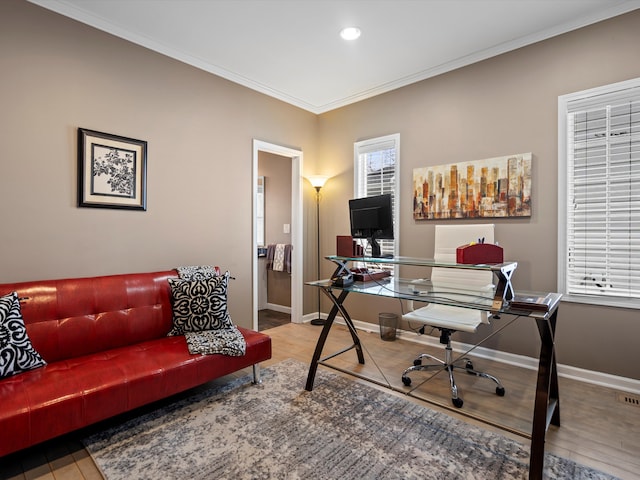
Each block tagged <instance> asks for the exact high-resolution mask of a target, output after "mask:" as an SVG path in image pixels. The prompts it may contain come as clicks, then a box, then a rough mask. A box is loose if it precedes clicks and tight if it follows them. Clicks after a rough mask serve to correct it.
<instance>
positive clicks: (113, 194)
mask: <svg viewBox="0 0 640 480" xmlns="http://www.w3.org/2000/svg"><path fill="white" fill-rule="evenodd" d="M78 206H79V207H95V208H125V209H131V210H146V209H147V142H145V141H143V140H136V139H133V138H127V137H121V136H118V135H111V134H108V133H103V132H96V131H94V130H87V129H85V128H78Z"/></svg>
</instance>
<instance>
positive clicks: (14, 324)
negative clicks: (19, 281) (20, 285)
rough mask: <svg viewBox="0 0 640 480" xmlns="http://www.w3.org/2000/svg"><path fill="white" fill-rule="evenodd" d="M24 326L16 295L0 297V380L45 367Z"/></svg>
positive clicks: (13, 293)
mask: <svg viewBox="0 0 640 480" xmlns="http://www.w3.org/2000/svg"><path fill="white" fill-rule="evenodd" d="M46 364H47V363H46V362H45V361H44V360H43V359H42V357H41V356H40V354H39V353H38V352H36V350H35V348H33V345H31V340H29V336H28V335H27V329H26V327H25V326H24V320H23V319H22V312H21V310H20V300H19V299H18V294H17V293H16V292H12V293H10V294H9V295H4V296H3V297H0V378H2V377H8V376H11V375H15V374H16V373H20V372H24V371H26V370H31V369H33V368H38V367H42V366H44V365H46Z"/></svg>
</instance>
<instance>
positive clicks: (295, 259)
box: [251, 138, 304, 330]
mask: <svg viewBox="0 0 640 480" xmlns="http://www.w3.org/2000/svg"><path fill="white" fill-rule="evenodd" d="M259 152H267V153H273V154H275V155H280V156H282V157H288V158H290V159H291V245H292V247H293V248H292V249H291V321H292V322H293V323H302V321H303V320H302V303H303V300H302V275H303V274H302V272H303V269H302V259H303V258H304V246H303V244H304V242H303V241H302V240H303V239H302V162H303V154H302V150H296V149H293V148H289V147H284V146H282V145H276V144H274V143H269V142H264V141H262V140H257V139H255V138H254V139H253V169H252V172H253V173H252V185H253V187H252V192H253V203H252V207H253V208H252V230H251V232H252V240H251V247H252V251H251V258H252V261H251V270H252V279H253V282H252V284H253V289H252V291H253V295H252V305H253V308H252V311H253V329H254V330H258V240H257V235H256V231H257V229H256V226H257V218H256V211H257V208H256V207H257V193H258V188H257V187H258V155H259Z"/></svg>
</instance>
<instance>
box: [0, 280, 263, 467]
mask: <svg viewBox="0 0 640 480" xmlns="http://www.w3.org/2000/svg"><path fill="white" fill-rule="evenodd" d="M175 276H177V273H176V272H175V271H166V272H156V273H140V274H126V275H111V276H103V277H94V278H77V279H66V280H47V281H38V282H24V283H15V284H3V285H0V296H1V295H5V294H9V293H11V292H13V291H16V292H17V293H18V296H19V297H20V298H21V310H22V316H23V318H24V322H25V325H26V329H27V333H28V335H29V337H30V339H31V343H32V344H33V346H34V348H35V349H36V350H37V351H38V353H40V355H41V356H42V357H43V358H44V360H45V361H46V362H47V365H46V366H44V367H40V368H36V369H34V370H29V371H26V372H22V373H19V374H17V375H13V376H10V377H5V378H0V456H4V455H7V454H9V453H11V452H14V451H17V450H21V449H24V448H26V447H29V446H31V445H34V444H37V443H39V442H42V441H45V440H48V439H51V438H54V437H56V436H58V435H61V434H64V433H67V432H70V431H73V430H76V429H79V428H81V427H84V426H87V425H90V424H92V423H95V422H98V421H100V420H103V419H106V418H109V417H112V416H114V415H117V414H120V413H123V412H126V411H128V410H131V409H133V408H136V407H139V406H141V405H145V404H147V403H150V402H153V401H155V400H159V399H162V398H164V397H167V396H169V395H172V394H175V393H178V392H181V391H184V390H187V389H189V388H192V387H195V386H197V385H200V384H203V383H205V382H207V381H210V380H213V379H215V378H218V377H221V376H223V375H227V374H229V373H232V372H234V371H237V370H239V369H242V368H245V367H249V366H254V370H253V373H254V381H259V365H258V363H259V362H262V361H265V360H267V359H269V358H271V339H270V338H269V337H268V336H267V335H264V334H262V333H258V332H254V331H252V330H248V329H244V328H241V327H239V330H240V331H241V333H242V334H243V336H244V337H245V339H246V343H247V348H246V354H245V355H244V356H241V357H232V356H224V355H218V354H214V355H191V354H190V353H189V351H188V349H187V343H186V340H185V337H184V336H172V337H167V332H169V330H170V329H171V327H172V310H171V303H170V297H171V290H170V286H169V284H168V281H167V280H168V278H169V277H175Z"/></svg>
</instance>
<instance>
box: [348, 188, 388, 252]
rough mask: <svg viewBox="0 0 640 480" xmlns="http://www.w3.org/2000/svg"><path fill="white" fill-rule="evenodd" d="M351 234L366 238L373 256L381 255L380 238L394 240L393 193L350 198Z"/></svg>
mask: <svg viewBox="0 0 640 480" xmlns="http://www.w3.org/2000/svg"><path fill="white" fill-rule="evenodd" d="M349 218H350V220H351V236H352V237H353V238H366V239H367V240H368V241H369V244H370V245H371V256H372V257H380V256H382V255H381V252H380V244H379V243H378V240H379V239H388V240H393V206H392V200H391V194H388V193H387V194H384V195H376V196H373V197H363V198H354V199H351V200H349Z"/></svg>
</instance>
